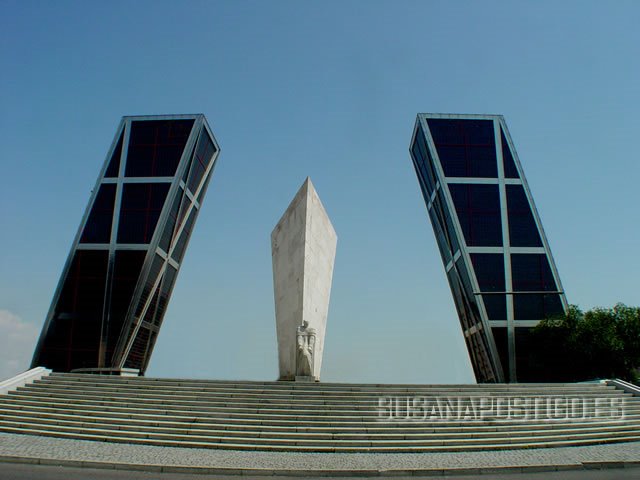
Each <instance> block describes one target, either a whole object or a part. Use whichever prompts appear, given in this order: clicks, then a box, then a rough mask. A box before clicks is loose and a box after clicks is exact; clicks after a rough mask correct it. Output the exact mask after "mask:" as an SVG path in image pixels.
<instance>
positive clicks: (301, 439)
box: [0, 420, 640, 447]
mask: <svg viewBox="0 0 640 480" xmlns="http://www.w3.org/2000/svg"><path fill="white" fill-rule="evenodd" d="M5 427H6V428H39V429H42V430H49V431H65V432H68V433H96V434H100V435H105V436H114V435H115V436H127V437H131V438H150V439H154V438H155V439H162V440H172V441H174V442H176V443H180V442H183V441H192V440H194V441H200V442H208V443H243V444H248V443H254V444H255V445H276V444H278V445H306V446H327V445H329V444H331V443H336V444H337V443H340V444H341V445H343V446H350V447H363V446H364V447H366V446H372V445H380V446H392V445H426V446H428V445H445V444H449V445H452V446H458V445H468V444H474V443H483V444H486V445H490V444H492V443H506V442H513V441H534V442H535V441H541V440H543V439H544V440H556V439H568V440H580V439H595V438H603V437H604V438H609V437H613V436H618V435H624V436H626V435H634V434H637V435H640V429H638V428H635V429H634V428H625V427H620V428H618V429H615V430H614V429H611V430H608V431H604V432H603V431H597V430H593V431H592V430H587V431H570V432H567V431H553V432H540V431H535V432H519V433H517V434H509V433H501V434H493V435H491V434H486V435H482V434H478V435H466V436H463V435H459V434H454V433H451V434H440V435H434V434H426V435H409V436H405V435H396V436H393V435H390V434H382V435H375V434H371V435H361V436H359V435H353V434H335V435H320V434H308V433H293V434H289V435H283V436H276V435H272V434H261V433H260V432H258V434H257V435H252V434H249V433H248V432H245V433H244V434H242V433H239V432H236V433H235V434H232V432H224V431H222V432H219V431H218V432H207V431H197V432H190V431H188V432H186V433H179V432H171V431H170V432H158V431H153V430H138V429H127V428H123V427H121V428H114V427H113V426H110V425H106V426H105V425H95V424H85V425H82V423H81V422H79V423H77V424H72V423H66V424H64V425H48V424H41V423H39V422H37V421H35V422H27V421H19V422H12V421H8V420H3V421H2V422H0V429H2V428H5Z"/></svg>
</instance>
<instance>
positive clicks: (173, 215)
mask: <svg viewBox="0 0 640 480" xmlns="http://www.w3.org/2000/svg"><path fill="white" fill-rule="evenodd" d="M183 195H184V196H185V197H186V195H185V194H184V190H182V189H179V190H178V191H177V192H176V196H175V198H174V199H173V205H171V210H170V211H169V218H167V223H166V225H165V227H164V230H163V231H162V238H160V244H159V246H160V248H161V249H162V250H164V251H165V252H166V253H169V245H170V244H171V239H172V238H173V231H174V229H175V227H176V222H177V220H178V210H179V209H180V202H181V200H182V196H183Z"/></svg>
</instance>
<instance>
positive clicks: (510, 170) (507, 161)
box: [500, 129, 520, 178]
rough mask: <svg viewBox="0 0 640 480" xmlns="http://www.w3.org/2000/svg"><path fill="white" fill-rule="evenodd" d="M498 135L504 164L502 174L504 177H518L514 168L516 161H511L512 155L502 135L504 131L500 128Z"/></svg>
mask: <svg viewBox="0 0 640 480" xmlns="http://www.w3.org/2000/svg"><path fill="white" fill-rule="evenodd" d="M500 135H501V137H502V161H503V164H504V176H505V177H506V178H520V175H518V169H517V168H516V162H514V161H513V155H512V154H511V149H510V148H509V144H508V143H507V139H506V137H505V136H504V132H503V131H502V129H500Z"/></svg>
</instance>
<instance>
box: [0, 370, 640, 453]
mask: <svg viewBox="0 0 640 480" xmlns="http://www.w3.org/2000/svg"><path fill="white" fill-rule="evenodd" d="M0 432H8V433H19V434H32V435H46V436H52V437H61V438H73V439H85V440H97V441H107V442H124V443H136V444H147V445H164V446H181V447H196V448H224V449H241V450H268V451H304V452H431V451H470V450H491V449H515V448H539V447H558V446H570V445H590V444H600V443H612V442H627V441H640V397H634V396H633V395H631V394H630V393H625V392H624V391H623V390H621V389H618V388H616V387H615V386H613V385H608V384H605V383H583V384H507V385H372V384H338V383H295V382H248V381H206V380H179V379H160V378H145V377H116V376H111V377H110V376H99V375H89V374H63V373H53V374H50V375H47V376H44V377H42V378H41V379H39V380H36V381H35V382H32V383H29V384H27V385H25V386H23V387H20V388H17V389H15V390H13V391H10V392H9V393H8V394H5V395H0Z"/></svg>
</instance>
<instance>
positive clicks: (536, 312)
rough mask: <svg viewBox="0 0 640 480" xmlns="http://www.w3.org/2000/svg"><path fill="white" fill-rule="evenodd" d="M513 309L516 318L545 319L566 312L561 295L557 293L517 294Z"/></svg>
mask: <svg viewBox="0 0 640 480" xmlns="http://www.w3.org/2000/svg"><path fill="white" fill-rule="evenodd" d="M513 310H514V318H515V319H516V320H544V319H545V318H553V317H557V316H561V315H563V314H564V309H563V307H562V301H561V300H560V295H558V294H556V293H537V294H515V295H514V296H513Z"/></svg>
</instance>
